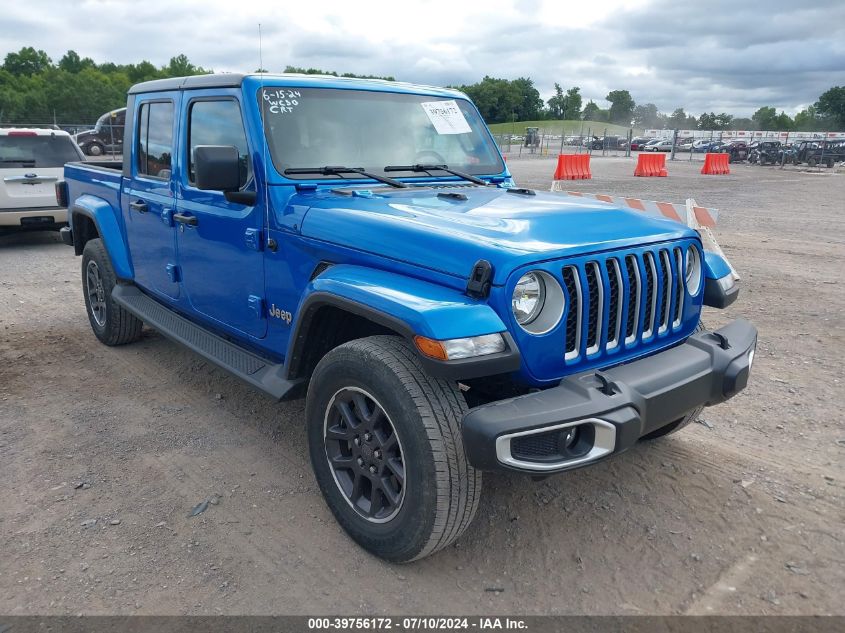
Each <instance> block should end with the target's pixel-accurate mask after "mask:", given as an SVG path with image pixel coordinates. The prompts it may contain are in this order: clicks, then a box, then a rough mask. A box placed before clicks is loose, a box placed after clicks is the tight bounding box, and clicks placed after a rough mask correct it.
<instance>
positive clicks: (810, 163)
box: [807, 158, 818, 167]
mask: <svg viewBox="0 0 845 633" xmlns="http://www.w3.org/2000/svg"><path fill="white" fill-rule="evenodd" d="M817 164H818V161H816V159H815V158H811V159H809V160H808V161H807V166H809V167H815V166H816V165H817Z"/></svg>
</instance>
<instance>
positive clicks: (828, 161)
mask: <svg viewBox="0 0 845 633" xmlns="http://www.w3.org/2000/svg"><path fill="white" fill-rule="evenodd" d="M824 164H825V165H826V166H827V168H828V169H830V168H832V167H833V159H832V158H828V159H827V160H826V161H825V163H824Z"/></svg>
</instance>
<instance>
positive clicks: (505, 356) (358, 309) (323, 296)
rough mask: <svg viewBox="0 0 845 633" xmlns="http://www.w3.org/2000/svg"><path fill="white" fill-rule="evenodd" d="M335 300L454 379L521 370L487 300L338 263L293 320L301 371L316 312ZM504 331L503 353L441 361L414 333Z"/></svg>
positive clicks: (292, 369)
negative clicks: (421, 350) (426, 350)
mask: <svg viewBox="0 0 845 633" xmlns="http://www.w3.org/2000/svg"><path fill="white" fill-rule="evenodd" d="M325 306H331V307H335V308H338V309H340V310H343V311H345V312H349V313H352V314H355V315H358V316H361V317H364V318H366V319H368V320H370V321H372V322H374V323H377V324H378V325H381V326H383V327H385V328H387V329H389V330H392V331H394V332H396V333H397V334H398V335H400V336H402V337H403V338H405V339H406V340H408V341H409V343H411V346H412V348H413V349H414V350H415V351H416V352H417V354H418V356H419V358H420V360H421V361H422V363H423V366H424V367H425V369H426V371H428V372H429V373H431V374H432V375H436V376H440V377H444V378H448V379H451V380H460V379H469V378H476V377H480V376H491V375H495V374H502V373H509V372H513V371H517V370H518V369H519V367H520V362H521V359H520V354H519V350H518V348H517V346H516V343H515V341H514V340H513V338H512V337H511V336H510V333H509V332H508V331H507V328H506V327H505V324H504V323H503V322H502V320H501V319H500V318H499V316H498V314H496V312H495V311H494V310H493V308H491V307H490V306H489V305H487V304H486V303H485V302H483V301H478V300H475V299H471V298H470V297H468V296H466V295H464V294H463V293H461V292H460V291H457V290H454V289H451V288H446V287H444V286H441V285H438V284H434V283H431V282H427V281H422V280H420V279H416V278H413V277H407V276H404V275H400V274H397V273H391V272H387V271H383V270H377V269H372V268H366V267H364V266H356V265H348V264H338V265H334V266H331V267H330V268H328V269H326V270H325V271H324V272H323V273H322V274H320V275H319V276H318V277H317V278H315V279H313V280H312V281H311V283H309V284H308V286H307V288H306V290H305V293H304V294H303V298H302V301H301V302H300V304H299V307H298V309H297V313H296V316H295V317H294V322H293V331H292V333H291V337H290V341H289V343H288V353H287V355H286V359H287V362H286V365H287V371H288V377H290V376H296V375H297V372H299V371H300V370H301V363H302V360H303V355H304V352H305V349H306V347H307V345H308V337H309V329H310V324H311V322H312V321H313V317H314V315H315V314H316V312H317V311H318V310H319V309H320V308H323V307H325ZM494 333H501V334H502V336H503V337H504V339H505V343H506V348H507V349H506V350H505V351H504V352H500V353H497V354H489V355H487V356H481V357H475V358H467V359H461V360H453V361H438V360H435V359H432V358H429V357H427V356H424V355H423V354H421V353H419V350H417V348H416V346H415V345H414V344H413V338H414V336H417V335H420V336H425V337H428V338H432V339H436V340H445V339H451V338H463V337H471V336H482V335H485V334H494Z"/></svg>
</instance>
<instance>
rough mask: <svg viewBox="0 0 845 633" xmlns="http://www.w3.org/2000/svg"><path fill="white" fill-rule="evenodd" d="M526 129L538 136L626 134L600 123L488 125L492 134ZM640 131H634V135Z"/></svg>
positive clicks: (552, 122)
mask: <svg viewBox="0 0 845 633" xmlns="http://www.w3.org/2000/svg"><path fill="white" fill-rule="evenodd" d="M527 127H538V128H540V134H560V133H561V130H565V132H564V133H565V134H572V135H580V134H582V133H583V134H584V135H585V136H586V135H587V132H588V130H589V132H590V133H591V134H594V135H596V136H602V135H603V134H604V130H605V128H606V129H607V133H608V134H609V135H617V136H625V135H626V134H627V133H628V128H626V127H625V126H623V125H614V124H613V123H602V122H600V121H516V122H515V123H493V124H491V125H490V131H491V132H492V133H493V134H511V133H513V134H519V135H520V136H521V135H522V134H524V133H525V128H527ZM639 131H640V130H638V129H635V130H634V135H636V134H637V133H638V132H639Z"/></svg>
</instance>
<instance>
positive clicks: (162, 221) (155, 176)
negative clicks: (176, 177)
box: [121, 92, 180, 299]
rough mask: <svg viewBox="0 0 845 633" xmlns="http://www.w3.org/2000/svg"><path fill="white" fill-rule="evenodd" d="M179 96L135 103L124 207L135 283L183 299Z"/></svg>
mask: <svg viewBox="0 0 845 633" xmlns="http://www.w3.org/2000/svg"><path fill="white" fill-rule="evenodd" d="M178 100H179V93H178V92H172V93H154V94H150V95H144V94H142V95H138V97H137V98H136V100H135V106H134V107H135V111H134V117H133V121H134V126H135V133H134V134H133V139H134V140H133V143H132V151H131V153H130V155H129V157H128V158H127V159H126V160H130V161H131V167H130V176H129V178H128V179H124V189H123V196H122V197H121V206H122V211H123V217H124V218H125V219H126V236H127V239H128V242H129V251H130V253H131V255H132V266H133V268H134V270H135V282H136V283H137V284H138V285H139V286H140V287H142V288H144V289H145V290H147V291H149V292H151V293H153V294H156V295H158V296H160V297H163V298H169V299H177V298H178V297H179V278H180V276H179V268H178V267H177V263H176V229H175V228H174V222H173V213H174V211H175V207H176V198H175V193H174V184H173V176H172V174H173V155H174V139H175V138H176V124H177V117H176V114H175V113H176V106H177V103H178Z"/></svg>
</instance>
